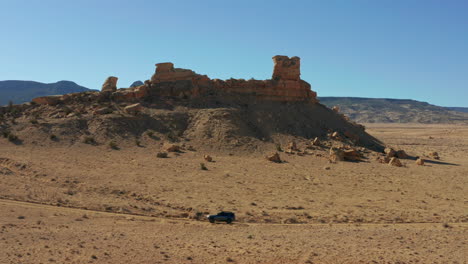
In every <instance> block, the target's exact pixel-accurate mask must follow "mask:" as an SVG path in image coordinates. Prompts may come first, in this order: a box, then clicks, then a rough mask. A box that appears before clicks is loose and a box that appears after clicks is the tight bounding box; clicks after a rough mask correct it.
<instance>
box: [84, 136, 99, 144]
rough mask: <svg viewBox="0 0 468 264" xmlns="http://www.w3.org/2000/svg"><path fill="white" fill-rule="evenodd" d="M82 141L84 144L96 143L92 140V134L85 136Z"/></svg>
mask: <svg viewBox="0 0 468 264" xmlns="http://www.w3.org/2000/svg"><path fill="white" fill-rule="evenodd" d="M83 143H85V144H90V145H95V144H96V140H94V137H92V136H87V137H85V138H84V139H83Z"/></svg>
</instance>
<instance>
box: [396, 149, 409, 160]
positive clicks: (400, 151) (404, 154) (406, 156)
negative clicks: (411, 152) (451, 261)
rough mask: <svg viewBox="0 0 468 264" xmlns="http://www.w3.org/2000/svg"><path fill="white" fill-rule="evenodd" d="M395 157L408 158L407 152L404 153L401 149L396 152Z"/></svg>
mask: <svg viewBox="0 0 468 264" xmlns="http://www.w3.org/2000/svg"><path fill="white" fill-rule="evenodd" d="M396 157H397V158H399V159H407V158H408V154H406V152H405V151H404V150H402V149H400V150H398V151H397V152H396Z"/></svg>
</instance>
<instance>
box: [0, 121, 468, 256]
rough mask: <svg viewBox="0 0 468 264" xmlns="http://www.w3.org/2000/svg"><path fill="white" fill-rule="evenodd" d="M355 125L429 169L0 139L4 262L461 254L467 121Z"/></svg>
mask: <svg viewBox="0 0 468 264" xmlns="http://www.w3.org/2000/svg"><path fill="white" fill-rule="evenodd" d="M365 126H366V131H367V132H368V133H369V134H371V135H372V136H374V137H375V138H378V139H379V140H381V141H382V142H383V143H384V144H385V145H388V146H392V147H395V148H396V149H404V150H405V151H406V153H407V154H409V155H410V156H411V157H424V159H425V160H426V162H425V165H424V166H419V165H416V164H415V160H414V159H402V160H401V161H402V163H403V167H394V166H390V165H388V164H382V163H379V162H378V161H376V159H375V158H376V157H375V155H376V154H375V153H374V152H369V153H368V154H367V155H366V158H365V159H363V160H362V161H361V162H347V161H341V162H336V163H330V161H329V160H328V156H327V155H328V149H320V148H316V149H313V150H312V151H311V153H308V154H307V155H293V154H287V153H283V152H280V156H281V158H282V159H283V160H284V161H285V162H283V163H273V162H270V161H268V160H266V159H265V155H266V154H268V153H269V152H274V151H275V149H274V148H271V151H269V152H268V151H266V150H265V149H258V150H257V151H250V152H246V151H242V152H239V153H237V152H236V151H235V150H232V149H230V150H223V149H218V150H213V149H211V150H210V151H209V152H208V151H206V150H196V149H193V150H191V151H188V150H187V151H182V152H178V153H170V154H169V157H168V158H156V153H157V152H158V150H159V149H160V148H161V144H162V143H161V142H159V141H157V140H154V139H151V138H143V139H142V140H141V142H139V146H136V145H134V144H133V145H132V144H130V143H128V144H125V143H122V144H121V145H119V148H118V149H112V148H109V146H107V145H90V144H84V143H79V142H78V143H75V144H62V143H61V142H60V141H50V142H35V141H32V142H31V143H28V144H13V143H11V142H9V141H8V140H7V139H4V138H1V139H0V158H1V159H0V197H1V199H0V263H467V259H468V257H467V256H468V254H467V252H468V245H467V238H468V224H467V221H468V196H467V190H466V187H467V186H468V178H467V175H468V155H467V153H468V127H467V126H463V125H422V124H365ZM303 144H305V143H303V142H298V147H299V148H302V147H303ZM433 151H436V152H438V153H439V155H440V159H438V160H436V159H432V158H431V157H427V156H425V155H427V153H430V152H433ZM204 155H210V156H211V157H212V158H213V161H212V162H207V161H206V160H204V158H203V156H204ZM200 163H204V164H205V166H206V167H207V170H202V169H200ZM221 210H227V211H233V212H235V213H236V216H237V221H236V222H234V223H233V224H231V225H228V224H225V223H216V224H211V223H209V222H208V221H207V220H206V218H205V215H206V214H208V213H211V214H213V213H217V212H218V211H221Z"/></svg>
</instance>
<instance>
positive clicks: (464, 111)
mask: <svg viewBox="0 0 468 264" xmlns="http://www.w3.org/2000/svg"><path fill="white" fill-rule="evenodd" d="M445 108H447V109H448V110H450V111H457V112H463V113H468V107H445Z"/></svg>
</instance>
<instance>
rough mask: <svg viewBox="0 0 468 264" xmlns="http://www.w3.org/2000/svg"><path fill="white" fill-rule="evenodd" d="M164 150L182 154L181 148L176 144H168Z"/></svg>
mask: <svg viewBox="0 0 468 264" xmlns="http://www.w3.org/2000/svg"><path fill="white" fill-rule="evenodd" d="M164 149H165V150H166V151H167V152H180V146H179V145H176V144H166V145H165V146H164Z"/></svg>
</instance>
